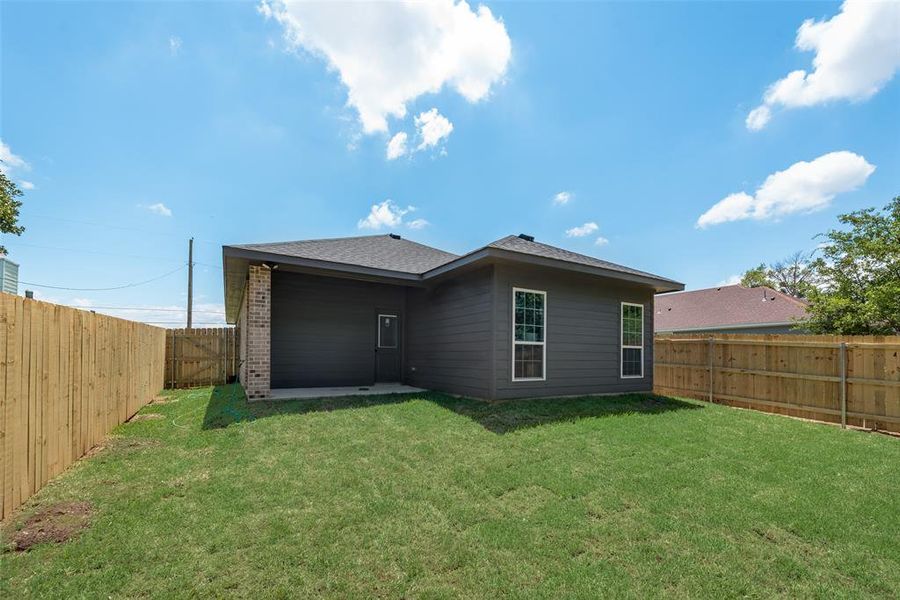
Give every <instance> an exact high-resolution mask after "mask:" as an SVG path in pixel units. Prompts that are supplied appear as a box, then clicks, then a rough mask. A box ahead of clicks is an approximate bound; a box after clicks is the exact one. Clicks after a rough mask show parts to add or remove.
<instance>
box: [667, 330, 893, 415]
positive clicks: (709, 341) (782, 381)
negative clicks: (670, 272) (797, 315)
mask: <svg viewBox="0 0 900 600" xmlns="http://www.w3.org/2000/svg"><path fill="white" fill-rule="evenodd" d="M653 348H654V366H653V385H654V390H655V391H656V393H658V394H667V395H680V396H688V397H692V398H698V399H702V400H708V401H710V402H720V403H723V404H729V405H732V406H739V407H743V408H752V409H756V410H761V411H765V412H772V413H779V414H786V415H790V416H795V417H802V418H807V419H815V420H818V421H827V422H833V423H841V424H842V425H852V426H858V427H866V428H873V429H882V430H888V431H894V432H900V336H826V335H816V336H813V335H739V334H731V335H722V334H716V335H714V336H710V335H709V334H690V335H685V334H665V335H657V336H656V337H655V339H654V347H653Z"/></svg>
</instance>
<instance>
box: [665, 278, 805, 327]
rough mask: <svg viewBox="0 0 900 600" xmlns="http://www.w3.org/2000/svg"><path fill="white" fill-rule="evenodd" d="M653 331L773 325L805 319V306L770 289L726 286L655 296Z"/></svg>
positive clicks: (800, 301)
mask: <svg viewBox="0 0 900 600" xmlns="http://www.w3.org/2000/svg"><path fill="white" fill-rule="evenodd" d="M653 312H654V329H656V331H682V330H689V329H715V328H718V327H734V326H736V325H757V324H759V325H774V324H782V323H793V322H794V321H797V320H802V319H804V318H806V303H805V302H803V301H802V300H798V299H797V298H792V297H791V296H788V295H787V294H782V293H781V292H778V291H775V290H773V289H771V288H767V287H756V288H747V287H743V286H740V285H725V286H722V287H717V288H709V289H706V290H694V291H691V292H675V293H672V294H661V295H659V296H656V300H655V302H654V311H653Z"/></svg>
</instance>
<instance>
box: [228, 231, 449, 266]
mask: <svg viewBox="0 0 900 600" xmlns="http://www.w3.org/2000/svg"><path fill="white" fill-rule="evenodd" d="M231 247H232V248H242V249H244V250H255V251H257V252H268V253H270V254H281V255H284V256H292V257H295V258H308V259H311V260H322V261H327V262H333V263H341V264H345V265H356V266H360V267H369V268H373V269H385V270H388V271H398V272H401V273H414V274H417V275H418V274H421V273H424V272H426V271H430V270H431V269H434V268H435V267H439V266H441V265H442V264H444V263H448V262H450V261H451V260H453V259H455V258H457V256H456V255H455V254H450V253H449V252H444V251H443V250H438V249H437V248H432V247H431V246H425V245H424V244H418V243H416V242H411V241H409V240H404V239H401V238H399V237H393V236H392V235H390V234H385V235H365V236H359V237H346V238H333V239H324V240H300V241H296V242H275V243H271V244H240V245H234V246H231Z"/></svg>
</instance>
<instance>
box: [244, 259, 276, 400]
mask: <svg viewBox="0 0 900 600" xmlns="http://www.w3.org/2000/svg"><path fill="white" fill-rule="evenodd" d="M271 298H272V271H271V270H269V269H267V268H265V267H261V266H256V265H250V273H249V279H248V281H247V326H246V329H245V331H246V334H247V355H246V357H245V361H246V376H245V381H244V391H245V392H247V399H249V400H259V399H262V398H268V397H269V392H270V382H271V379H270V371H269V369H270V361H271V350H270V331H271V317H272V301H271Z"/></svg>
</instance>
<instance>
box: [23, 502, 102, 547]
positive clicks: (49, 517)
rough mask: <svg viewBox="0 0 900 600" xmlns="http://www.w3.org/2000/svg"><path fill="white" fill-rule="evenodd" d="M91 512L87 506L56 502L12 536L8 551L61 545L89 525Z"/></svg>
mask: <svg viewBox="0 0 900 600" xmlns="http://www.w3.org/2000/svg"><path fill="white" fill-rule="evenodd" d="M93 513H94V508H93V506H91V504H90V503H89V502H58V503H56V504H52V505H50V506H48V507H46V508H43V509H41V510H39V511H37V512H36V513H34V514H33V515H31V516H30V517H28V519H27V520H26V521H25V523H24V524H23V525H22V526H21V527H20V528H19V529H18V530H17V531H15V532H13V534H12V536H11V537H12V545H13V546H12V547H13V549H14V550H16V551H17V552H23V551H25V550H28V549H29V548H31V547H32V546H34V545H35V544H44V543H47V542H53V543H55V544H61V543H62V542H65V541H67V540H69V539H71V538H73V537H75V536H76V535H78V534H79V533H80V532H81V531H82V530H83V529H85V528H87V526H88V525H89V524H90V522H91V515H92V514H93Z"/></svg>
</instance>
